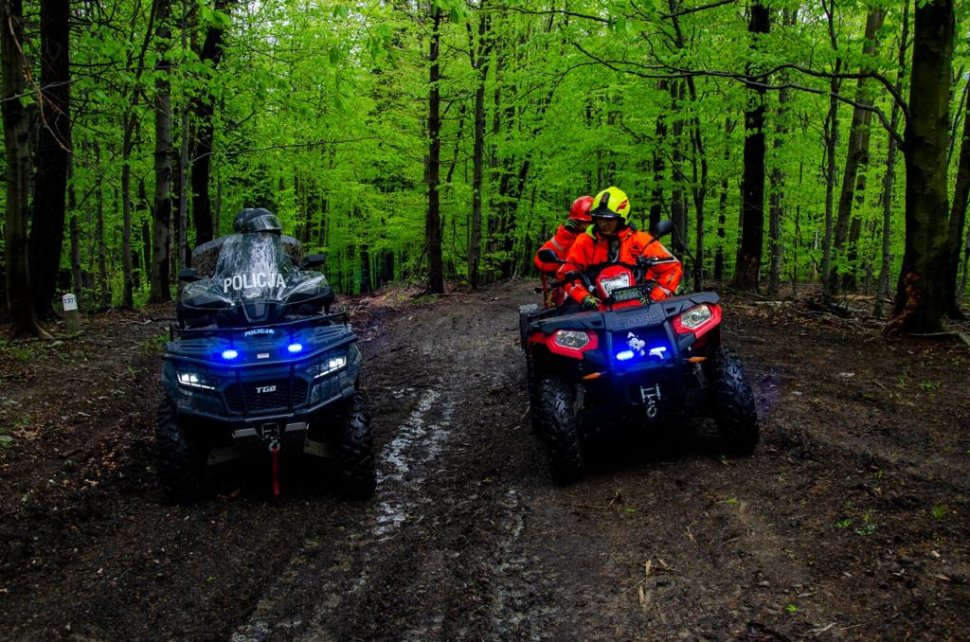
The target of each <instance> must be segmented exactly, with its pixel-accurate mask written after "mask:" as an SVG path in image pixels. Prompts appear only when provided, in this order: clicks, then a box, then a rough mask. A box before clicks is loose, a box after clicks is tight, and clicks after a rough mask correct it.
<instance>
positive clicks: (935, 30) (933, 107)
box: [886, 0, 955, 334]
mask: <svg viewBox="0 0 970 642" xmlns="http://www.w3.org/2000/svg"><path fill="white" fill-rule="evenodd" d="M914 24H915V30H914V34H913V38H914V39H913V73H912V77H911V84H910V95H909V113H910V117H909V120H908V121H907V124H906V130H905V134H904V145H903V152H904V157H905V160H906V242H905V253H904V254H903V265H902V270H900V273H899V279H898V281H897V285H896V301H895V306H894V309H893V311H894V318H893V319H892V320H891V321H890V322H889V324H888V325H887V326H886V332H887V333H889V334H894V333H898V332H912V333H918V332H938V331H940V330H941V329H942V325H943V324H942V316H943V312H944V309H945V307H946V305H945V304H946V302H945V295H944V293H945V288H944V286H943V281H944V276H945V273H946V270H947V266H948V258H949V254H948V252H947V249H948V241H947V214H948V212H949V207H948V205H947V167H946V157H947V138H948V133H949V111H948V109H949V99H950V83H951V82H952V76H951V74H952V61H953V47H954V31H955V20H954V15H953V2H952V0H936V1H935V2H933V3H927V4H925V5H923V6H917V8H916V12H915V22H914Z"/></svg>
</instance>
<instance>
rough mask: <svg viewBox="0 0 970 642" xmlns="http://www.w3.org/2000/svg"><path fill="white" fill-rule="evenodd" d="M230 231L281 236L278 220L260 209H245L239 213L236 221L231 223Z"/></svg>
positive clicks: (281, 228)
mask: <svg viewBox="0 0 970 642" xmlns="http://www.w3.org/2000/svg"><path fill="white" fill-rule="evenodd" d="M232 229H233V230H235V231H236V232H239V233H246V232H272V233H273V234H282V233H283V226H282V225H280V220H279V219H278V218H277V217H276V214H273V213H272V212H270V211H269V210H267V209H263V208H262V207H247V208H246V209H244V210H243V211H241V212H239V214H238V215H237V216H236V220H235V221H233V222H232Z"/></svg>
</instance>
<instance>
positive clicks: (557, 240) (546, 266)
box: [535, 225, 578, 274]
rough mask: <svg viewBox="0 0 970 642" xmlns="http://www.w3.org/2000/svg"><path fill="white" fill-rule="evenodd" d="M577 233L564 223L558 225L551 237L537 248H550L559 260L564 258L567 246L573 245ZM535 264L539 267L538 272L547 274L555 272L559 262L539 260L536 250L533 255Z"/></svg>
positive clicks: (567, 249) (567, 250)
mask: <svg viewBox="0 0 970 642" xmlns="http://www.w3.org/2000/svg"><path fill="white" fill-rule="evenodd" d="M577 234H578V233H577V232H576V231H575V230H571V229H569V228H568V227H566V226H565V225H560V226H559V229H557V230H556V233H555V234H554V235H553V237H552V238H551V239H549V240H548V241H546V242H545V243H543V244H542V247H540V248H539V251H541V250H545V249H550V250H552V251H553V252H555V253H556V256H558V257H559V260H561V261H562V260H565V259H566V254H567V253H568V252H569V248H571V247H572V246H573V242H574V241H575V240H576V236H577ZM535 264H536V267H537V268H539V271H540V272H546V273H549V274H555V273H556V270H558V269H559V265H560V264H559V263H544V262H542V261H540V260H539V253H538V251H537V252H536V256H535Z"/></svg>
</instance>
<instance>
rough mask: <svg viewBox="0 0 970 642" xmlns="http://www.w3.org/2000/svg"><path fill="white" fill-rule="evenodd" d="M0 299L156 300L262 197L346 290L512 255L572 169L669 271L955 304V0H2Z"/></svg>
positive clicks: (909, 313) (467, 268)
mask: <svg viewBox="0 0 970 642" xmlns="http://www.w3.org/2000/svg"><path fill="white" fill-rule="evenodd" d="M0 5H2V7H3V16H2V18H3V24H4V25H6V26H7V28H6V29H5V30H4V31H3V34H2V54H3V58H2V67H3V78H2V84H3V102H2V107H3V125H4V137H5V138H4V140H5V152H6V153H5V157H4V161H3V171H4V175H5V177H6V181H5V182H4V184H3V189H4V192H5V193H4V202H5V216H4V235H3V249H4V252H3V264H2V266H0V269H2V271H3V275H4V284H5V291H6V297H5V301H4V303H5V304H6V314H5V315H4V318H6V319H8V320H9V322H10V327H11V329H12V331H13V332H14V333H17V334H27V335H30V334H33V335H42V334H44V333H45V331H44V329H43V324H44V322H45V320H47V319H49V318H51V317H52V315H53V314H54V312H55V310H56V308H57V306H58V305H59V302H60V300H61V296H62V295H63V294H64V293H66V292H72V293H75V294H76V295H77V297H78V300H79V301H80V305H81V308H82V310H85V311H92V310H97V309H107V308H112V307H120V308H132V307H138V306H141V305H143V304H145V303H146V302H164V301H169V300H171V298H172V296H173V295H174V293H175V291H176V289H177V286H178V283H177V279H176V277H175V275H177V274H178V272H179V270H180V269H181V268H182V267H184V266H187V265H188V264H189V263H190V261H191V250H192V248H194V247H196V246H197V245H200V244H202V243H204V242H206V241H209V240H211V239H213V238H214V237H217V236H219V235H220V234H225V233H228V232H229V231H230V230H231V225H232V220H233V217H234V216H235V214H236V213H237V212H238V211H239V210H240V209H241V208H244V207H265V208H268V209H270V210H272V211H273V212H274V213H276V214H277V215H278V216H279V217H280V218H281V220H282V221H283V223H284V230H285V233H287V234H290V235H293V236H295V237H297V238H298V239H299V240H300V241H302V242H303V243H304V244H305V246H306V247H307V249H308V251H311V252H323V253H325V254H326V255H327V264H326V272H327V275H328V278H329V279H330V281H331V282H332V284H333V285H334V287H335V288H336V289H337V290H338V291H340V292H344V293H351V294H359V293H367V292H372V291H374V290H375V289H377V288H379V287H381V286H382V285H384V284H386V283H389V282H395V281H396V282H409V283H419V284H421V285H422V287H426V288H427V291H428V292H429V293H443V292H444V291H445V288H446V284H448V286H449V287H453V286H454V285H453V284H460V285H462V286H466V285H467V286H468V287H470V288H472V289H474V288H477V287H479V286H480V285H484V284H488V283H492V282H496V281H499V280H503V279H507V278H510V277H515V276H534V272H533V268H532V264H531V258H532V254H533V253H534V252H535V249H536V248H537V247H538V245H539V244H541V243H542V242H543V241H544V240H545V239H546V238H548V236H549V235H550V234H551V233H552V232H553V231H554V230H555V227H556V226H557V225H558V224H559V223H560V222H562V220H563V219H564V217H565V213H566V210H567V208H568V206H569V203H571V202H572V200H573V199H574V198H575V197H576V196H578V195H580V194H595V193H596V192H598V191H599V190H600V189H603V188H605V187H607V186H609V185H617V186H619V187H620V188H621V189H623V190H624V191H626V192H627V193H628V194H629V195H630V198H631V203H632V220H633V221H635V223H636V224H637V225H638V226H639V227H641V228H643V229H646V228H649V226H650V225H651V224H655V223H656V222H657V221H659V220H661V219H666V218H669V219H672V220H673V221H674V222H675V223H676V224H677V232H676V234H675V237H674V238H673V239H671V240H670V241H669V244H670V247H671V249H672V250H673V251H674V252H675V253H676V254H678V255H679V256H681V257H683V258H684V260H685V266H686V268H687V270H688V272H689V277H690V278H685V285H688V286H693V287H694V288H700V287H702V284H703V283H704V282H705V281H708V282H710V281H713V282H715V283H718V284H723V285H730V286H731V287H734V288H738V289H740V290H749V291H758V292H764V293H766V294H768V295H771V296H776V295H777V294H778V292H779V289H780V288H782V287H785V286H787V285H789V284H790V285H792V286H797V285H801V284H813V285H815V286H818V287H817V290H818V291H819V292H820V297H821V301H822V303H823V304H824V305H827V306H838V305H839V304H840V302H841V301H843V300H844V299H845V297H847V296H849V295H852V294H855V293H859V292H862V293H866V294H869V295H874V299H873V300H874V301H875V303H874V309H873V310H872V311H871V312H872V314H873V315H874V316H876V317H878V318H881V319H884V320H885V321H886V330H887V332H906V333H932V332H938V331H940V330H941V329H942V326H943V322H944V320H945V319H946V318H948V317H949V318H962V315H961V311H960V305H961V303H963V302H964V300H965V298H966V296H967V292H968V263H970V260H968V259H970V233H968V232H970V230H968V226H967V225H966V209H967V201H968V193H970V110H968V108H967V102H968V100H967V98H968V92H970V82H968V79H970V46H968V45H970V38H968V35H967V34H968V24H970V23H968V18H970V5H968V4H967V3H957V2H953V0H933V1H929V0H916V1H915V2H898V1H895V2H890V1H888V0H863V1H856V0H853V1H843V2H837V1H836V0H826V1H823V2H822V3H818V4H816V3H801V2H794V1H792V0H760V1H759V0H750V1H748V2H737V1H734V0H696V1H695V0H690V1H685V0H666V1H665V2H661V1H659V0H653V1H648V0H569V1H564V2H548V3H543V2H535V1H522V0H468V1H462V0H431V1H430V2H427V1H422V2H409V1H404V0H400V1H398V0H393V1H391V2H382V1H372V0H361V1H358V2H347V1H343V0H340V1H332V0H318V1H316V2H306V1H300V0H283V1H273V0H268V1H262V2H250V3H241V2H234V1H233V0H214V1H210V0H181V1H179V2H175V1H173V0H151V1H150V2H145V1H143V0H107V1H103V0H84V1H76V2H68V1H67V0H44V1H43V2H40V3H37V2H30V1H28V2H26V3H24V2H22V1H21V0H3V2H2V3H0Z"/></svg>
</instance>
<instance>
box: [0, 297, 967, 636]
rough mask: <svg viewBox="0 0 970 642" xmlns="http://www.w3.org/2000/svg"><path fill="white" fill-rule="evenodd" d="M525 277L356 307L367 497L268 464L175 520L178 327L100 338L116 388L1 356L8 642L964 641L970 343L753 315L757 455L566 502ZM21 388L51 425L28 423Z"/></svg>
mask: <svg viewBox="0 0 970 642" xmlns="http://www.w3.org/2000/svg"><path fill="white" fill-rule="evenodd" d="M531 287H532V284H531V283H529V282H524V281H523V282H516V283H512V284H502V285H499V286H494V287H491V288H488V289H486V290H483V291H481V292H476V293H470V294H469V293H458V294H454V295H451V296H448V297H444V298H441V299H439V300H437V301H434V302H420V303H419V302H414V301H404V302H403V303H402V302H399V303H397V304H394V305H393V306H390V307H387V306H384V305H382V304H379V303H376V302H370V303H367V304H366V305H365V304H364V302H362V303H359V304H356V306H355V308H354V309H355V318H356V323H357V326H358V328H359V330H360V333H361V335H362V337H363V341H362V350H363V352H364V355H365V358H366V361H365V364H364V375H363V376H364V381H365V389H366V392H367V394H368V397H369V400H370V411H371V415H372V418H373V428H374V432H375V440H376V445H375V446H376V451H377V454H378V490H377V494H376V496H375V497H374V498H373V499H372V500H369V501H366V502H356V503H354V502H348V501H346V500H343V499H341V498H340V497H339V496H337V495H336V494H335V493H334V492H333V490H332V489H331V488H329V487H328V486H327V485H326V483H324V482H318V481H317V480H316V479H315V478H314V473H313V471H309V472H307V471H303V472H300V473H297V472H296V471H288V472H287V475H286V476H285V477H284V480H283V482H284V495H283V496H282V497H281V498H280V499H279V500H278V501H273V500H272V498H271V497H270V494H269V483H268V479H267V474H266V471H265V470H256V471H254V470H252V469H243V470H232V471H229V472H228V473H226V474H225V475H224V477H223V479H222V482H221V483H222V484H223V492H221V493H220V494H219V496H217V497H214V498H212V499H209V500H205V501H202V502H199V503H198V504H194V505H191V506H169V505H165V504H163V503H161V501H160V495H159V490H158V488H157V485H156V482H155V478H154V473H153V470H152V461H151V446H152V439H151V425H152V423H151V422H152V416H153V413H154V406H155V405H156V404H157V401H158V400H159V399H160V397H161V390H160V387H159V386H158V383H157V379H158V372H159V361H158V358H157V357H155V356H152V355H153V354H154V353H153V352H152V351H151V350H150V349H148V348H147V347H145V346H150V345H152V344H153V337H154V336H156V335H158V333H159V332H160V331H161V330H162V328H163V324H161V323H154V324H152V323H145V320H138V319H128V320H126V321H125V322H124V323H122V322H120V321H118V322H108V321H110V320H108V321H106V322H104V323H103V324H100V325H99V326H98V328H96V329H95V328H92V329H91V332H92V333H94V332H99V333H101V334H100V335H99V337H101V338H99V339H98V340H99V341H105V342H108V343H110V342H115V343H116V345H117V342H118V341H119V337H128V338H129V340H130V341H134V343H133V344H132V345H134V346H142V347H140V348H138V349H137V350H136V349H135V348H132V351H131V352H130V353H126V354H125V355H124V359H125V362H126V367H125V368H123V369H122V370H121V371H117V369H115V370H112V369H111V368H109V367H107V366H106V364H110V363H111V361H109V360H106V359H105V358H104V357H99V356H97V353H98V351H97V350H96V349H93V348H94V347H95V346H93V345H85V344H79V345H76V346H74V348H73V349H75V350H76V351H77V354H76V355H75V357H74V358H75V363H87V364H88V365H87V366H86V367H88V368H89V369H86V370H84V375H83V377H81V376H80V375H79V376H78V377H77V379H84V381H75V380H74V378H65V377H64V376H63V375H60V376H58V372H59V371H58V365H59V364H61V366H63V361H62V360H59V358H58V357H55V356H52V355H51V354H48V353H47V351H40V352H41V354H35V355H34V357H35V358H34V359H33V360H31V361H29V362H27V361H19V360H17V359H11V358H9V356H10V355H11V354H12V353H10V347H9V346H7V348H6V349H5V350H4V352H3V353H2V354H3V355H5V356H6V357H8V358H6V359H5V360H4V361H2V362H0V376H2V377H4V381H11V382H12V381H17V380H19V379H18V377H20V376H21V375H24V373H26V376H27V383H26V384H25V385H22V386H19V385H11V386H9V387H7V388H6V389H4V390H3V391H2V392H0V397H2V399H0V402H2V403H3V404H5V405H4V406H3V408H6V409H8V412H7V413H6V414H5V415H3V419H4V421H6V422H7V423H8V424H9V425H13V424H14V423H15V422H14V421H12V420H11V417H12V416H14V415H16V416H17V418H16V422H17V426H18V427H16V428H15V429H13V430H12V432H10V433H9V434H11V435H12V437H13V443H12V444H11V445H9V446H8V447H6V448H3V449H0V478H2V485H0V488H2V490H0V508H2V510H3V520H2V522H0V541H2V545H0V638H3V639H11V640H50V639H78V640H79V639H85V640H91V639H97V640H132V639H145V640H155V639H223V640H238V641H257V640H307V641H309V640H349V639H366V640H428V639H441V640H445V639H447V640H458V639H461V640H483V639H487V640H539V639H556V640H619V639H643V640H669V639H685V640H702V639H703V640H738V639H740V640H796V639H797V640H801V639H818V640H874V639H884V640H890V639H892V640H904V639H920V640H958V639H967V632H968V631H970V588H968V579H970V548H968V541H970V540H968V537H967V535H968V531H970V528H968V519H967V515H968V510H970V506H968V490H970V478H968V476H967V474H966V472H967V470H968V464H970V433H968V432H967V425H968V424H970V390H968V388H970V385H968V380H970V376H968V372H970V369H968V365H970V358H968V353H967V352H966V350H965V349H962V348H960V347H958V344H956V343H953V344H941V343H914V342H906V343H886V342H884V341H883V340H881V339H880V338H879V337H878V330H877V329H874V328H868V327H867V326H865V325H862V324H851V325H850V324H845V323H842V322H834V321H833V322H830V321H827V320H825V319H821V320H819V319H812V318H808V317H806V316H805V314H804V313H803V312H802V311H801V308H799V307H798V306H797V305H778V306H766V305H757V304H755V303H753V302H750V301H748V302H746V301H742V300H734V301H733V302H729V305H728V308H727V313H726V334H725V336H726V340H727V341H728V342H729V343H730V344H731V345H732V346H733V347H734V348H736V349H737V350H738V352H739V353H740V355H741V356H742V358H743V359H744V360H745V362H746V364H747V367H748V371H749V375H750V378H751V380H752V384H753V386H754V388H755V390H756V393H757V395H758V403H759V408H760V409H761V413H762V418H763V433H762V434H763V439H762V443H761V444H760V445H759V446H758V448H757V449H756V450H755V453H754V455H753V456H751V457H747V458H740V459H727V458H724V457H722V456H721V455H720V453H718V451H717V445H716V440H713V439H711V437H710V435H708V434H706V433H705V432H704V430H703V429H700V428H698V427H682V428H680V429H679V434H677V435H675V436H674V437H673V438H672V439H663V440H659V439H655V438H652V437H650V436H644V437H643V438H639V439H618V440H615V441H613V442H610V443H607V444H605V445H602V446H600V447H599V448H598V449H597V450H596V451H595V452H594V453H593V457H592V465H591V467H590V468H591V469H590V472H589V474H588V476H587V477H586V478H584V479H583V480H582V481H581V482H579V483H577V484H574V485H571V486H568V487H565V488H560V487H556V486H554V485H553V484H552V483H551V482H550V481H549V475H548V470H547V469H546V464H545V461H544V458H543V453H542V451H541V449H540V447H539V445H538V443H537V441H536V439H535V437H534V436H533V435H532V433H531V431H530V429H529V421H528V417H527V404H528V401H527V396H526V394H525V392H524V362H523V359H522V355H521V353H520V349H519V347H518V335H517V309H518V306H519V305H520V304H522V303H525V302H530V301H531V300H532V298H533V295H532V293H531V291H530V290H531ZM152 313H153V314H155V315H156V317H157V316H158V315H159V314H164V311H158V310H156V311H152ZM115 321H117V320H115ZM118 357H119V355H117V354H116V355H115V356H114V358H115V360H117V358H118ZM81 358H87V359H88V360H89V361H87V362H82V361H78V359H81ZM98 359H101V362H98ZM99 373H100V374H99ZM887 373H890V374H887ZM91 382H93V383H94V384H95V386H94V387H95V388H96V389H97V390H99V391H100V392H99V393H98V396H101V397H104V400H102V402H101V403H100V405H99V404H91V411H90V412H89V411H88V410H87V408H88V406H87V405H79V404H81V403H82V402H80V401H79V400H84V399H87V398H88V396H86V395H87V393H86V392H85V391H86V390H89V389H90V386H91ZM109 384H110V385H109ZM115 390H117V391H115ZM28 395H30V396H31V398H32V399H34V400H38V399H47V400H50V402H49V406H48V407H46V408H44V409H42V410H37V411H36V412H33V411H30V412H28V411H27V410H24V411H23V412H21V413H20V414H19V415H18V412H15V411H12V410H10V409H11V408H16V407H17V406H16V404H18V403H19V402H20V401H22V400H23V399H24V398H26V396H28ZM82 408H84V410H81V409H82ZM78 411H80V412H84V413H85V414H87V415H89V417H88V418H86V419H87V420H86V421H83V422H79V421H78V422H76V421H73V420H67V421H65V420H64V419H62V418H63V417H77V415H76V414H74V413H76V412H78ZM79 449H80V450H79Z"/></svg>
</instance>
